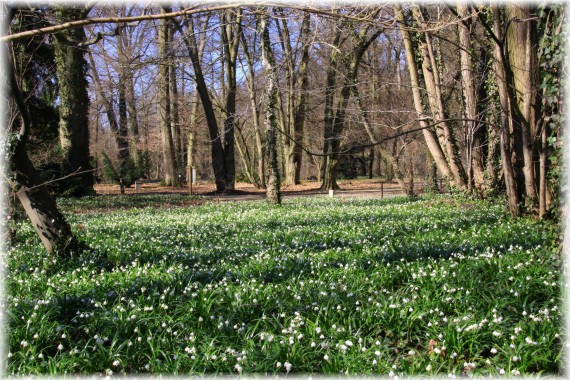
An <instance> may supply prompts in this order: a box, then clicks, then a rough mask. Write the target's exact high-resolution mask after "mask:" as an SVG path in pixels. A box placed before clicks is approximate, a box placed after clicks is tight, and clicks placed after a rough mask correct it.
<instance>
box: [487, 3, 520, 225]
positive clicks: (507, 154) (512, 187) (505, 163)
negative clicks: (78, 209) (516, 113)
mask: <svg viewBox="0 0 570 380" xmlns="http://www.w3.org/2000/svg"><path fill="white" fill-rule="evenodd" d="M491 9H492V12H493V32H494V34H495V36H496V38H497V39H498V41H502V33H501V25H500V21H501V20H500V14H499V9H498V8H497V7H496V6H493V7H492V8H491ZM493 55H494V58H495V59H494V61H493V67H494V71H495V80H496V81H497V87H498V90H499V99H500V102H501V132H500V140H501V166H502V168H503V177H504V180H505V187H506V189H507V202H508V209H509V212H510V214H511V215H512V216H517V215H519V214H520V209H519V199H520V198H519V192H518V191H517V182H516V180H515V171H514V167H513V162H512V160H511V139H510V134H509V131H510V130H512V122H513V119H512V111H511V102H510V100H509V95H508V89H507V74H506V70H505V62H504V55H503V49H502V46H501V45H499V44H498V43H495V44H494V49H493Z"/></svg>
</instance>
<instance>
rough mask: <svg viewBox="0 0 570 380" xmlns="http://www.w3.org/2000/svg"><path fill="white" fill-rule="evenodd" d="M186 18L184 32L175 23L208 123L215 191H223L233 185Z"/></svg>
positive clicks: (189, 20) (192, 26)
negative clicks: (182, 40)
mask: <svg viewBox="0 0 570 380" xmlns="http://www.w3.org/2000/svg"><path fill="white" fill-rule="evenodd" d="M187 20H188V22H189V26H188V28H187V30H186V33H183V31H182V28H181V27H180V25H178V24H177V25H176V27H177V29H178V30H180V31H181V34H183V39H184V43H185V45H186V48H187V50H188V55H189V56H190V60H191V61H192V67H193V69H194V80H195V81H196V89H197V90H198V94H199V95H200V100H201V102H202V108H203V109H204V115H205V117H206V124H207V125H208V133H209V135H210V143H211V147H212V149H211V152H212V168H213V169H214V178H215V182H216V192H217V193H224V192H226V191H227V190H229V189H233V185H232V184H230V183H229V181H228V180H227V178H226V169H225V158H224V148H223V145H222V141H221V140H222V139H221V136H220V132H219V129H218V121H217V119H216V113H215V112H214V107H213V104H212V100H211V99H210V94H209V91H208V85H207V84H206V80H205V78H204V74H203V72H202V66H201V63H200V54H199V52H198V47H197V44H196V37H195V33H194V21H193V19H192V16H188V17H187ZM230 185H231V187H230Z"/></svg>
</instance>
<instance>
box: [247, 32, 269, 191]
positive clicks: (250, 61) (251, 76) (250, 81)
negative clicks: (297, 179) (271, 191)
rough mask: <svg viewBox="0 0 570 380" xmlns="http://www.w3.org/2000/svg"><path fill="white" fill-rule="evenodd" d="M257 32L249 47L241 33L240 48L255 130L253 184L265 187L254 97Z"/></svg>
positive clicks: (263, 159) (260, 137)
mask: <svg viewBox="0 0 570 380" xmlns="http://www.w3.org/2000/svg"><path fill="white" fill-rule="evenodd" d="M256 36H257V34H254V40H253V43H252V46H251V48H252V49H250V48H249V46H248V44H247V40H246V38H245V34H244V33H242V44H241V46H242V49H243V51H244V55H245V59H246V62H247V73H246V75H245V78H246V85H247V89H248V94H249V104H250V107H251V117H252V123H253V128H254V131H255V147H256V155H257V160H256V161H257V177H256V182H255V185H256V187H258V188H261V189H265V155H264V154H263V141H262V136H261V126H260V125H259V107H258V106H257V99H256V96H255V95H256V86H255V83H256V82H255V63H254V57H253V55H252V52H254V51H255V42H256V39H255V37H256Z"/></svg>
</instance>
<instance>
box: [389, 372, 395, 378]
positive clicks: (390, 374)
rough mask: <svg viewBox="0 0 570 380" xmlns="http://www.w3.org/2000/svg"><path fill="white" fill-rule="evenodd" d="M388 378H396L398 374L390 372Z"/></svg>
mask: <svg viewBox="0 0 570 380" xmlns="http://www.w3.org/2000/svg"><path fill="white" fill-rule="evenodd" d="M388 376H390V377H394V376H396V373H395V372H394V371H390V373H389V374H388Z"/></svg>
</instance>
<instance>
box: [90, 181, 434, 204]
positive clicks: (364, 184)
mask: <svg viewBox="0 0 570 380" xmlns="http://www.w3.org/2000/svg"><path fill="white" fill-rule="evenodd" d="M338 183H339V186H340V189H339V190H337V191H336V192H335V196H339V197H370V196H374V197H376V196H378V197H386V198H389V197H394V196H399V195H403V193H402V190H401V189H400V187H399V186H398V184H397V183H395V182H386V181H383V180H381V179H354V180H339V181H338ZM215 189H216V186H215V184H214V183H213V182H198V184H196V185H193V186H192V194H194V195H201V196H204V197H208V198H212V199H215V200H217V201H246V200H258V199H264V198H265V190H264V189H258V188H256V187H255V186H253V185H252V184H250V183H246V182H237V183H236V190H235V191H234V192H232V193H229V194H215ZM416 189H417V190H418V191H419V192H420V193H421V192H423V183H417V184H416ZM95 191H96V192H97V194H100V195H118V194H119V193H120V190H119V185H115V184H97V185H95ZM189 193H190V189H189V188H188V187H187V186H183V187H167V186H161V184H160V183H159V182H145V183H142V184H141V188H140V189H138V190H137V189H136V188H135V186H132V187H131V188H127V189H125V194H126V195H137V194H138V195H148V194H189ZM281 194H282V196H283V197H285V198H287V197H303V196H319V195H320V196H322V195H327V194H328V191H325V190H321V189H320V182H317V181H302V183H301V184H300V185H293V186H284V187H283V188H282V189H281Z"/></svg>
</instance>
